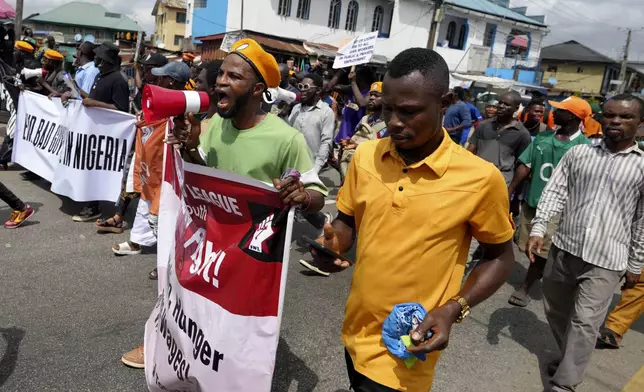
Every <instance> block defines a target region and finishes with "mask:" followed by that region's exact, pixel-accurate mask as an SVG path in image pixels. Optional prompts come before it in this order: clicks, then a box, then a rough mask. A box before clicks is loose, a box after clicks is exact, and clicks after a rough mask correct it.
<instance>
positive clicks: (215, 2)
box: [186, 0, 252, 42]
mask: <svg viewBox="0 0 644 392" xmlns="http://www.w3.org/2000/svg"><path fill="white" fill-rule="evenodd" d="M194 3H195V2H194V0H189V4H190V9H191V12H190V13H189V14H188V15H187V18H186V19H188V20H189V21H190V23H189V24H188V25H189V26H191V28H190V34H189V35H188V36H192V38H193V40H194V38H195V37H203V36H206V35H211V34H219V33H225V32H226V31H231V30H237V29H239V24H236V25H231V24H228V23H227V21H226V19H227V17H228V14H229V13H230V12H234V11H232V10H231V9H230V7H229V3H230V6H233V5H235V4H237V5H238V6H239V5H240V4H241V1H239V0H230V1H229V0H207V5H206V8H195V7H194ZM246 3H248V1H246ZM186 7H187V6H186ZM246 8H247V9H248V12H252V8H248V6H246ZM238 12H239V11H238ZM238 23H239V21H238ZM194 42H199V41H196V40H194Z"/></svg>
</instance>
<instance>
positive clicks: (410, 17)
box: [209, 0, 431, 60]
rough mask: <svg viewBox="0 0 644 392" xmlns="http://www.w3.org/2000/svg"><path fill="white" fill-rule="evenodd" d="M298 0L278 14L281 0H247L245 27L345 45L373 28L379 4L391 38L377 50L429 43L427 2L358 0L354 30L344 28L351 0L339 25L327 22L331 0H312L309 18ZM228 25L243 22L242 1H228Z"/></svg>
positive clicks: (391, 54) (387, 53) (387, 52)
mask: <svg viewBox="0 0 644 392" xmlns="http://www.w3.org/2000/svg"><path fill="white" fill-rule="evenodd" d="M209 1H211V0H209ZM298 1H299V0H292V3H291V16H288V17H285V16H279V15H277V10H278V5H279V0H246V1H245V3H244V8H245V12H244V23H243V25H244V29H246V30H253V31H257V32H260V33H264V34H271V35H276V36H280V37H288V38H295V39H300V40H304V41H310V42H317V43H327V44H331V45H334V46H342V45H343V44H345V43H347V42H348V41H350V40H351V39H352V38H353V37H355V36H356V35H362V34H366V33H369V32H371V27H372V23H373V15H374V10H375V8H376V6H378V5H380V6H382V7H383V9H384V14H383V16H384V20H383V28H382V32H384V33H385V34H386V33H387V31H389V38H380V39H379V40H378V43H377V45H376V54H380V55H384V56H387V58H389V59H390V60H391V59H392V58H393V57H395V56H396V54H398V53H400V52H401V51H402V50H404V49H406V48H409V47H417V46H420V47H425V46H426V45H427V38H428V36H429V20H430V10H431V7H430V5H429V4H428V3H423V2H421V1H419V0H403V1H401V0H395V4H394V3H392V2H390V1H388V0H359V1H358V4H359V11H358V23H357V26H356V31H355V32H353V31H347V30H345V29H344V28H345V23H346V18H347V8H348V6H349V0H342V8H341V12H340V24H339V28H338V29H332V28H329V27H328V26H327V24H328V19H329V4H330V1H321V0H311V9H310V14H309V15H310V16H309V20H302V19H298V18H297V6H298ZM392 10H393V15H392ZM392 16H393V17H392ZM226 25H227V26H234V27H239V26H240V25H241V2H239V1H235V0H231V1H230V2H229V4H228V13H227V18H226ZM389 27H391V28H390V29H389Z"/></svg>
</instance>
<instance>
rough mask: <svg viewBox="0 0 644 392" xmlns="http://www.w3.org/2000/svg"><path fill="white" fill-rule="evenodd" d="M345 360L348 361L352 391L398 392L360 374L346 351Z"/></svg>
mask: <svg viewBox="0 0 644 392" xmlns="http://www.w3.org/2000/svg"><path fill="white" fill-rule="evenodd" d="M344 358H345V360H346V361H347V371H348V372H349V382H350V383H351V389H353V390H354V391H355V392H396V390H395V389H391V388H389V387H386V386H384V385H382V384H378V383H377V382H375V381H373V380H371V379H369V378H367V377H366V376H363V375H362V374H360V373H358V372H357V371H356V369H355V368H354V367H353V360H351V356H350V355H349V352H348V351H347V350H346V349H345V350H344Z"/></svg>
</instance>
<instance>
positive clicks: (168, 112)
mask: <svg viewBox="0 0 644 392" xmlns="http://www.w3.org/2000/svg"><path fill="white" fill-rule="evenodd" d="M141 101H142V102H141V103H142V105H143V116H144V117H145V120H146V121H158V120H161V119H164V118H168V117H174V116H178V115H180V114H183V113H189V112H192V113H203V112H205V111H206V110H208V106H210V98H209V97H208V94H206V93H204V92H202V91H178V90H168V89H166V88H163V87H159V86H153V85H151V84H146V85H145V87H144V88H143V96H142V98H141Z"/></svg>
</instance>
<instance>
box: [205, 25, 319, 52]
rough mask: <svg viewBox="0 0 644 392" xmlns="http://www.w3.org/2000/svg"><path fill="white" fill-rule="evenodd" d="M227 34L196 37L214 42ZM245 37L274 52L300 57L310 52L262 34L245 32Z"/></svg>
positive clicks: (299, 46) (295, 44)
mask: <svg viewBox="0 0 644 392" xmlns="http://www.w3.org/2000/svg"><path fill="white" fill-rule="evenodd" d="M225 35H226V33H220V34H213V35H207V36H205V37H196V38H195V39H196V40H199V41H202V42H204V41H212V40H217V39H223V38H224V36H225ZM244 35H245V36H246V37H248V38H252V39H254V40H255V41H257V42H258V43H259V44H260V45H262V46H265V47H267V48H271V49H273V50H277V51H280V52H287V53H293V54H300V55H308V54H309V52H308V51H307V50H306V49H304V46H302V45H300V44H297V43H290V42H285V41H280V40H279V39H275V38H271V37H266V36H264V35H260V34H255V33H252V32H250V31H244Z"/></svg>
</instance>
